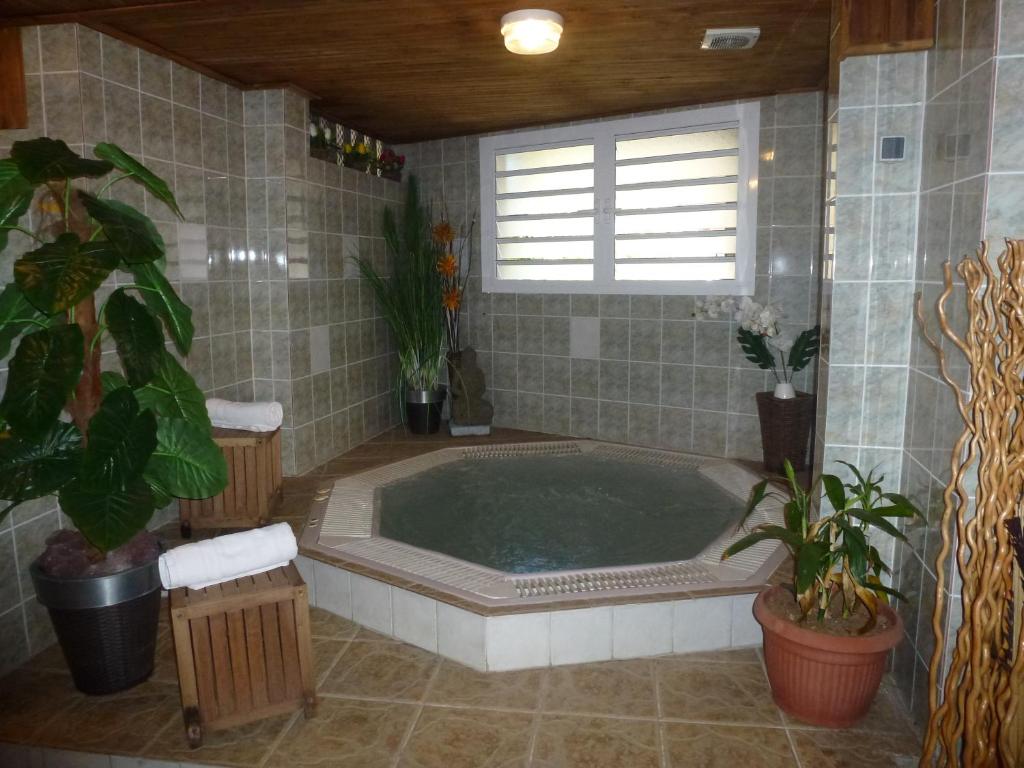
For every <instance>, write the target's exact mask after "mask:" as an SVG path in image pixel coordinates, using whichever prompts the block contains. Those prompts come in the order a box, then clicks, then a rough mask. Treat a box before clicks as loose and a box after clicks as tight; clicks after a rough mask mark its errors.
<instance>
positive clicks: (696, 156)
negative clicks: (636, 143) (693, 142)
mask: <svg viewBox="0 0 1024 768" xmlns="http://www.w3.org/2000/svg"><path fill="white" fill-rule="evenodd" d="M739 154H740V151H739V149H738V148H737V149H712V150H708V151H707V152H684V153H682V154H678V155H648V156H647V157H634V158H631V159H629V160H616V161H615V167H616V168H625V167H627V166H631V165H650V164H651V163H674V162H679V161H681V160H706V159H708V158H711V157H738V156H739Z"/></svg>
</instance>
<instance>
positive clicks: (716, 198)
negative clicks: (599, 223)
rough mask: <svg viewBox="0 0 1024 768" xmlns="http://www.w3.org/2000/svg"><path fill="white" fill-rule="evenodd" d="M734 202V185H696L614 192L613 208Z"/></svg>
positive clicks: (626, 208) (631, 208)
mask: <svg viewBox="0 0 1024 768" xmlns="http://www.w3.org/2000/svg"><path fill="white" fill-rule="evenodd" d="M735 202H736V184H734V183H729V184H698V185H697V186H695V187H661V188H659V189H627V190H619V191H616V192H615V207H616V208H620V209H625V210H639V209H643V208H668V207H669V206H673V205H711V204H713V203H735Z"/></svg>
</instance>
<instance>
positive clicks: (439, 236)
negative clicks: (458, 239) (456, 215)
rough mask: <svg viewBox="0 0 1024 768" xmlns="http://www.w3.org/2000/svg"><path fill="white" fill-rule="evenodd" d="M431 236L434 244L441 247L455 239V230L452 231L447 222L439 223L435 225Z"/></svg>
mask: <svg viewBox="0 0 1024 768" xmlns="http://www.w3.org/2000/svg"><path fill="white" fill-rule="evenodd" d="M433 234H434V242H435V243H440V244H441V245H448V244H449V243H450V242H451V241H452V240H454V239H455V230H454V229H452V225H451V224H449V223H448V222H447V221H439V222H438V223H437V224H435V225H434V230H433Z"/></svg>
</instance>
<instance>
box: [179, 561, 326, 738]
mask: <svg viewBox="0 0 1024 768" xmlns="http://www.w3.org/2000/svg"><path fill="white" fill-rule="evenodd" d="M170 604H171V629H172V632H173V634H174V652H175V656H176V658H177V662H178V680H179V682H180V684H181V707H182V714H183V716H184V720H185V734H186V736H187V738H188V741H189V744H190V745H192V746H193V747H196V746H199V745H200V744H201V743H202V734H203V731H204V730H205V729H212V730H218V729H222V728H231V727H233V726H236V725H241V724H242V723H247V722H250V721H252V720H258V719H260V718H264V717H273V716H275V715H280V714H284V713H288V712H293V711H295V710H296V709H303V710H304V711H305V714H306V717H311V716H312V714H313V711H314V709H315V707H316V684H315V681H314V679H313V650H312V641H311V639H310V625H309V602H308V598H307V591H306V584H305V582H303V580H302V577H301V576H300V575H299V572H298V570H297V569H296V568H295V564H294V563H289V564H288V565H287V566H285V567H282V568H275V569H274V570H272V571H266V572H265V573H260V574H257V575H255V576H246V577H243V578H239V579H235V580H233V581H226V582H223V583H221V584H215V585H213V586H210V587H206V588H205V589H187V588H181V589H174V590H171V599H170Z"/></svg>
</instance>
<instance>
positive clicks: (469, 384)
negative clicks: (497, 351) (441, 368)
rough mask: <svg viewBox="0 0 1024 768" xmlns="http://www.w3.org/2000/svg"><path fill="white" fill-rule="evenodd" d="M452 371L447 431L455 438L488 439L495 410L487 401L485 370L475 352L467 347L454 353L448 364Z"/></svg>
mask: <svg viewBox="0 0 1024 768" xmlns="http://www.w3.org/2000/svg"><path fill="white" fill-rule="evenodd" d="M449 370H450V373H449V376H450V377H451V379H450V380H451V385H450V386H451V393H452V416H451V421H450V422H449V424H448V428H449V429H450V430H451V433H452V435H453V436H454V437H460V436H463V435H489V434H490V433H491V421H492V420H493V419H494V406H493V405H491V403H490V401H489V400H485V399H484V392H486V391H487V381H486V379H485V378H484V372H483V369H482V368H480V365H479V364H478V363H477V361H476V350H475V349H473V348H472V347H466V348H465V349H463V350H461V351H460V352H457V353H455V355H453V356H452V360H451V362H450V363H449Z"/></svg>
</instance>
